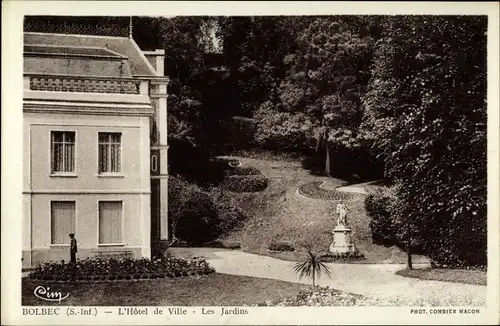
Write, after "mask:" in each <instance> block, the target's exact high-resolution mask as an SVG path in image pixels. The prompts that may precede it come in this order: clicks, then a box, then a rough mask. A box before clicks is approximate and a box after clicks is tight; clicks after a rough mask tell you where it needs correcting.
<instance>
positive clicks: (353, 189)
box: [321, 180, 376, 195]
mask: <svg viewBox="0 0 500 326" xmlns="http://www.w3.org/2000/svg"><path fill="white" fill-rule="evenodd" d="M374 182H376V181H370V182H363V183H357V184H352V185H348V186H342V187H337V186H336V185H335V184H330V183H329V182H328V180H326V181H325V182H324V183H323V184H322V185H321V188H323V189H325V190H330V191H334V190H337V191H342V192H350V193H355V194H364V195H368V192H367V191H366V190H365V186H367V185H369V184H372V183H374Z"/></svg>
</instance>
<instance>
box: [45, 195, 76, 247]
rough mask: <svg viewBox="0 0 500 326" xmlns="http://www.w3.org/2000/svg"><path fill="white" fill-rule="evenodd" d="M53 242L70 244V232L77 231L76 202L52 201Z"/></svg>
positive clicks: (51, 228) (51, 226)
mask: <svg viewBox="0 0 500 326" xmlns="http://www.w3.org/2000/svg"><path fill="white" fill-rule="evenodd" d="M50 230H51V234H50V236H51V243H52V244H69V243H70V239H69V236H68V235H69V234H70V233H74V232H75V202H71V201H53V202H51V225H50Z"/></svg>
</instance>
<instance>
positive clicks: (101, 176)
mask: <svg viewBox="0 0 500 326" xmlns="http://www.w3.org/2000/svg"><path fill="white" fill-rule="evenodd" d="M97 177H98V178H125V175H123V174H121V173H110V174H106V173H101V174H98V175H97Z"/></svg>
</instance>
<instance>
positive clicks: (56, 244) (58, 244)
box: [47, 243, 70, 248]
mask: <svg viewBox="0 0 500 326" xmlns="http://www.w3.org/2000/svg"><path fill="white" fill-rule="evenodd" d="M47 246H48V247H51V248H69V247H70V244H69V243H51V244H48V245H47Z"/></svg>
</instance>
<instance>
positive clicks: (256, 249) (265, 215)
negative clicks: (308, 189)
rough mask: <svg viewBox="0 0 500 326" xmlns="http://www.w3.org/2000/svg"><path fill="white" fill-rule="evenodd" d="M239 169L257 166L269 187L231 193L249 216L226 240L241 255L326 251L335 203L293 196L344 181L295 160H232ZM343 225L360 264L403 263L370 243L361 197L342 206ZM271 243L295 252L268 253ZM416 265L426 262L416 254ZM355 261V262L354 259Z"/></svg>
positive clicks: (294, 256)
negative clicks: (349, 230) (323, 183)
mask: <svg viewBox="0 0 500 326" xmlns="http://www.w3.org/2000/svg"><path fill="white" fill-rule="evenodd" d="M234 158H237V159H238V160H240V161H241V162H242V167H255V168H257V169H259V170H260V171H261V172H262V173H263V174H264V175H265V176H267V177H268V178H269V185H268V187H267V188H266V189H265V190H263V191H261V192H258V193H243V194H234V199H235V200H236V201H237V202H238V203H239V205H240V207H241V208H242V210H243V211H244V212H245V213H246V215H247V216H248V218H247V219H246V220H245V221H244V223H243V226H242V227H241V228H239V229H238V230H235V231H233V232H231V233H230V234H229V235H226V236H225V237H224V238H223V239H221V240H224V241H229V242H236V243H240V244H241V248H242V250H244V251H247V252H252V253H256V254H262V255H268V256H272V257H275V258H279V259H285V260H292V261H298V260H300V259H301V258H302V255H303V253H302V250H300V247H301V246H302V244H304V243H307V242H308V243H311V244H312V245H313V246H314V247H315V248H318V249H319V250H328V248H329V246H330V243H331V241H332V234H331V230H332V229H333V228H334V227H335V223H336V222H335V221H336V219H337V216H336V214H335V205H336V204H337V203H336V202H331V201H325V200H315V199H308V198H304V197H301V196H297V194H296V191H297V189H298V188H299V187H300V186H302V185H304V184H307V183H311V182H314V181H317V182H319V181H323V180H327V179H328V180H329V183H330V184H333V185H334V186H335V185H337V186H341V185H345V184H346V182H345V181H344V180H340V179H335V178H326V177H320V176H315V175H312V174H311V173H310V172H309V171H307V170H305V169H303V168H302V167H301V164H300V161H298V160H291V159H288V160H282V159H281V157H280V158H278V159H273V158H272V157H267V156H265V157H264V158H260V157H259V158H255V157H234ZM345 204H346V206H347V209H348V215H347V221H348V223H349V225H350V227H351V228H352V230H353V234H352V236H353V241H354V244H355V245H356V246H357V247H358V248H359V250H360V252H362V253H363V254H365V257H366V260H364V261H362V263H405V262H406V255H405V253H404V252H402V251H401V250H400V249H398V248H395V247H390V248H386V247H384V246H379V245H374V244H373V243H372V238H371V230H370V227H369V223H370V218H369V217H368V216H367V214H366V212H365V209H364V196H361V197H360V199H359V200H355V201H349V202H346V203H345ZM272 242H287V243H291V244H293V245H294V247H295V249H296V250H295V251H294V252H282V253H275V252H269V251H268V247H269V245H270V244H271V243H272ZM414 262H415V263H423V262H426V259H425V258H424V257H419V256H414ZM358 263H359V261H358Z"/></svg>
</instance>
